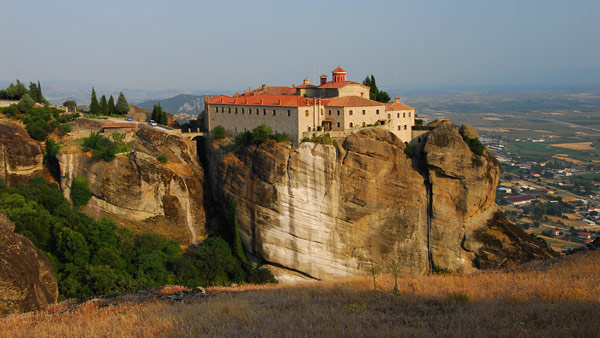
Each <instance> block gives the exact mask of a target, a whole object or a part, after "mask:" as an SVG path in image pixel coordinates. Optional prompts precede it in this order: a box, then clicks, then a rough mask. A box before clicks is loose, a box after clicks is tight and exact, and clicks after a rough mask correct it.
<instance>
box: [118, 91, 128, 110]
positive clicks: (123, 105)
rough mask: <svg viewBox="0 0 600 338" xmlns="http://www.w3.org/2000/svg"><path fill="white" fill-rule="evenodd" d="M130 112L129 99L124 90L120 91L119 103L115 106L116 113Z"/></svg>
mask: <svg viewBox="0 0 600 338" xmlns="http://www.w3.org/2000/svg"><path fill="white" fill-rule="evenodd" d="M127 112H129V103H127V99H126V98H125V95H123V92H120V93H119V98H118V99H117V105H116V106H115V113H117V114H120V115H125V114H127Z"/></svg>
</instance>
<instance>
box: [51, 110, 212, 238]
mask: <svg viewBox="0 0 600 338" xmlns="http://www.w3.org/2000/svg"><path fill="white" fill-rule="evenodd" d="M80 120H82V121H85V120H83V119H80ZM77 121H79V120H77ZM74 129H75V130H78V126H75V127H74ZM133 139H134V141H133V151H132V152H131V153H129V154H121V155H118V156H117V157H116V158H115V159H114V160H113V161H111V162H105V161H98V162H95V161H93V160H92V159H91V157H90V154H89V153H84V152H83V151H82V150H81V149H80V148H79V147H65V148H63V149H62V150H61V152H60V153H59V155H58V159H59V164H60V170H61V176H62V179H61V188H62V191H63V193H64V195H65V197H66V198H67V199H70V191H71V190H70V188H71V184H72V182H73V179H74V178H75V177H77V176H82V177H86V178H87V179H88V181H89V187H90V192H91V193H92V199H91V200H90V201H89V203H88V204H87V206H86V207H85V208H84V209H83V211H84V212H85V213H86V214H88V215H90V216H92V217H95V218H98V217H111V218H113V219H115V220H117V222H119V223H120V224H121V225H123V226H125V227H128V228H130V229H133V230H134V231H135V232H138V233H139V232H147V231H152V232H156V233H159V234H161V235H164V236H165V237H167V238H169V239H176V240H180V241H182V242H183V243H191V242H197V241H201V240H202V239H204V238H205V237H206V230H205V223H206V220H205V215H204V206H203V203H204V191H203V182H204V176H203V171H202V168H201V167H200V166H199V164H198V161H197V154H196V147H195V143H194V142H192V141H190V140H186V139H185V138H182V137H180V136H178V135H174V134H172V133H169V132H167V131H164V130H162V129H160V128H152V127H149V126H147V125H146V124H139V126H138V127H137V129H136V131H135V136H134V137H133ZM160 154H164V155H166V157H167V162H166V163H160V162H159V161H158V159H157V157H158V155H160Z"/></svg>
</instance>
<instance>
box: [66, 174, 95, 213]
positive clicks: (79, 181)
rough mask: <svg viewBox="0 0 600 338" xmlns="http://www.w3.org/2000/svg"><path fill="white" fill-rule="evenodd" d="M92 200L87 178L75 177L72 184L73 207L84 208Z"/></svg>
mask: <svg viewBox="0 0 600 338" xmlns="http://www.w3.org/2000/svg"><path fill="white" fill-rule="evenodd" d="M91 198H92V194H91V193H90V187H89V185H88V180H87V178H85V177H80V176H78V177H75V178H74V179H73V183H72V184H71V201H73V206H75V207H76V208H77V207H80V206H84V205H86V204H87V203H88V201H89V200H90V199H91Z"/></svg>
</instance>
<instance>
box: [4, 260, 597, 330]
mask: <svg viewBox="0 0 600 338" xmlns="http://www.w3.org/2000/svg"><path fill="white" fill-rule="evenodd" d="M378 284H379V288H380V289H381V290H384V292H382V293H380V294H379V295H378V296H375V295H374V294H373V292H372V291H371V281H370V280H369V279H355V280H344V281H338V282H319V283H309V284H305V285H296V286H268V287H257V286H247V287H239V288H219V289H212V290H207V291H208V292H209V293H210V292H220V293H219V294H217V295H216V296H215V297H208V298H201V299H199V300H196V301H193V302H186V303H177V302H167V301H161V302H146V303H141V304H136V303H120V304H117V305H110V304H106V303H104V302H101V301H95V302H88V303H86V304H85V305H83V306H78V307H76V306H74V305H73V304H69V303H67V304H59V305H56V306H54V307H51V308H50V309H48V310H46V311H45V312H41V313H35V314H29V315H17V316H11V317H8V318H5V319H2V320H0V337H50V336H51V337H81V336H93V337H98V336H103V337H139V336H166V337H178V336H223V337H224V336H247V337H256V336H263V337H298V336H327V337H329V336H333V337H339V336H349V337H355V336H367V337H370V336H385V337H400V336H459V337H464V336H471V337H472V336H502V337H507V336H519V337H523V336H544V337H565V336H595V335H597V334H598V332H600V315H599V313H598V308H599V305H600V252H596V253H587V254H579V255H573V256H570V257H566V258H562V259H560V260H557V261H553V262H543V263H537V264H531V265H529V266H527V267H522V268H520V269H518V270H512V271H503V272H485V273H476V274H469V275H437V276H424V277H414V278H413V277H406V278H402V279H401V280H400V285H399V288H400V295H399V296H393V295H391V294H390V291H391V289H392V287H393V280H392V278H391V277H381V278H379V279H378ZM232 291H245V292H232Z"/></svg>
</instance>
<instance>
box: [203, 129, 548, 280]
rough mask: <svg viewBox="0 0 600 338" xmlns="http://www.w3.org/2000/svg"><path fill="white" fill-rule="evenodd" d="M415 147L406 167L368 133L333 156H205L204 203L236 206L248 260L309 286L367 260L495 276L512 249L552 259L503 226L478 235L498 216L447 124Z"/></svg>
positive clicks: (478, 165)
mask: <svg viewBox="0 0 600 338" xmlns="http://www.w3.org/2000/svg"><path fill="white" fill-rule="evenodd" d="M426 142H427V143H426V145H425V147H424V153H423V154H422V155H420V156H419V157H418V158H416V159H411V158H408V157H407V155H405V153H404V149H405V146H404V144H403V143H402V142H400V141H399V140H398V139H397V138H396V137H395V136H394V135H393V134H391V133H389V132H387V131H385V130H383V129H379V128H372V129H364V130H362V131H360V132H358V133H357V134H354V135H351V136H349V137H347V138H346V139H344V140H343V142H341V144H338V145H322V144H314V143H310V142H305V143H302V144H301V145H300V146H299V148H297V149H294V148H291V147H290V146H288V145H285V144H283V143H279V144H266V145H260V146H258V147H257V146H250V147H246V148H241V149H238V150H235V151H234V150H233V149H234V148H233V147H231V146H228V145H227V143H223V144H214V145H209V146H208V148H209V153H210V156H211V157H210V161H209V162H210V163H212V165H211V166H210V167H209V170H210V172H209V175H210V177H211V185H212V191H213V192H217V193H216V194H215V195H214V202H215V203H219V202H222V201H227V200H231V199H234V200H236V202H237V215H238V218H239V227H240V235H241V238H242V241H243V243H244V246H245V247H246V249H247V250H248V251H249V252H251V253H252V254H254V255H257V256H260V257H262V258H264V259H265V260H266V261H268V262H270V263H274V264H276V265H281V266H284V267H288V268H290V269H293V270H297V271H300V272H303V273H306V274H308V275H310V276H313V277H316V278H329V277H338V276H340V277H341V276H348V275H354V274H364V273H365V270H366V266H368V264H369V263H368V262H369V261H371V260H374V261H380V262H381V261H383V260H385V259H389V258H390V257H392V256H397V257H398V258H399V260H400V261H401V264H402V267H403V271H402V272H403V273H410V274H422V273H425V272H427V271H429V270H430V269H431V268H432V267H433V266H437V267H440V268H445V269H449V270H452V271H470V270H474V269H476V268H478V267H492V266H494V267H498V266H502V265H506V263H507V262H509V261H514V260H515V256H514V253H515V252H517V251H519V250H525V251H526V252H527V254H525V256H527V255H529V256H528V257H529V258H533V257H536V258H543V257H551V256H552V255H553V253H552V251H551V250H550V249H549V248H547V247H546V246H545V245H544V244H543V243H538V242H528V241H525V240H524V238H525V237H523V236H526V235H525V234H524V233H522V231H521V230H519V229H518V228H516V227H514V225H512V224H510V223H508V224H505V226H504V227H500V228H497V229H496V228H494V231H487V232H486V231H483V232H482V231H481V229H487V228H489V227H490V226H489V225H488V224H491V223H489V220H490V219H493V217H494V215H495V214H496V213H497V212H498V209H497V207H496V206H495V204H494V199H495V190H496V186H497V184H498V178H499V174H500V170H499V165H498V162H497V161H496V160H495V159H494V158H493V156H491V155H490V154H489V153H487V152H486V153H485V154H484V155H483V156H477V155H475V154H473V153H472V152H471V150H470V149H469V147H468V145H467V144H466V143H465V142H464V141H463V139H462V137H461V135H460V134H459V132H458V131H457V128H456V127H455V126H454V125H452V124H449V123H443V124H440V125H439V126H438V127H437V128H436V129H434V130H433V131H431V132H430V133H429V135H428V137H427V141H426ZM482 233H485V234H487V235H489V236H492V237H494V238H496V239H498V240H500V241H502V240H504V239H505V237H506V236H508V237H509V238H510V236H509V235H507V233H518V234H519V236H518V238H519V239H521V241H516V240H513V239H511V240H509V242H510V246H502V245H500V246H499V245H497V244H498V243H496V242H495V241H493V240H490V239H489V238H486V239H485V240H483V239H482V237H481V234H482ZM525 256H523V257H525ZM503 259H506V261H505V262H504V263H503V262H502V260H503Z"/></svg>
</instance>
